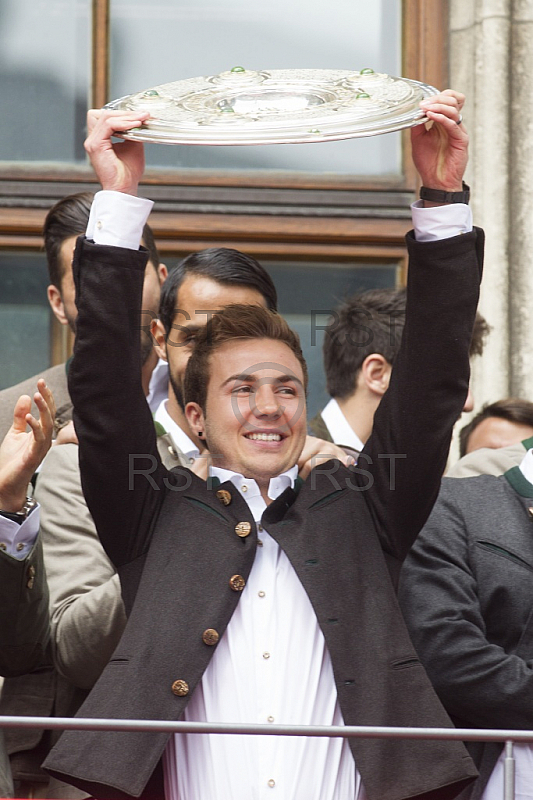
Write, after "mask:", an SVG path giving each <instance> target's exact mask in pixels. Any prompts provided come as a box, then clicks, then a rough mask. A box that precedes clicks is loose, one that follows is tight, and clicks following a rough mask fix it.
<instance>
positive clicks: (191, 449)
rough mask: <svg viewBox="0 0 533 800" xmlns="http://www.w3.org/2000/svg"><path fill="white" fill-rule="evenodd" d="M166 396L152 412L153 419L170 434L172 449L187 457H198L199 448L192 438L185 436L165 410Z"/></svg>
mask: <svg viewBox="0 0 533 800" xmlns="http://www.w3.org/2000/svg"><path fill="white" fill-rule="evenodd" d="M167 403H168V398H167V399H166V400H163V402H162V403H160V404H159V407H158V409H157V411H156V412H155V414H154V419H155V421H156V422H159V424H160V425H162V426H163V428H164V429H165V431H166V432H167V433H168V434H169V435H170V438H171V439H172V444H173V446H174V449H175V450H177V451H178V452H180V453H183V455H184V456H186V457H187V458H198V456H199V455H200V450H199V449H198V447H197V446H196V445H195V444H194V442H193V441H192V439H191V438H190V437H189V436H187V434H186V433H185V431H184V430H183V429H182V428H180V426H179V425H178V424H177V422H174V420H173V419H172V417H171V416H170V414H169V413H168V411H167Z"/></svg>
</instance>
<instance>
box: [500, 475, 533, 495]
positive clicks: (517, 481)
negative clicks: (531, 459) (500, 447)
mask: <svg viewBox="0 0 533 800" xmlns="http://www.w3.org/2000/svg"><path fill="white" fill-rule="evenodd" d="M503 477H504V478H505V479H506V480H507V481H508V482H509V483H510V484H511V486H512V487H513V489H514V490H515V492H516V493H517V494H519V495H520V497H528V498H530V497H533V484H531V483H530V482H529V481H528V480H527V478H526V477H525V475H524V473H523V472H522V470H521V469H520V467H512V468H511V469H509V470H507V472H506V473H504V476H503Z"/></svg>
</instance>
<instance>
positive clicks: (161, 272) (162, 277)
mask: <svg viewBox="0 0 533 800" xmlns="http://www.w3.org/2000/svg"><path fill="white" fill-rule="evenodd" d="M157 275H158V277H159V285H160V286H161V284H163V283H164V282H165V281H166V279H167V278H168V269H167V265H166V264H160V265H159V266H158V268H157Z"/></svg>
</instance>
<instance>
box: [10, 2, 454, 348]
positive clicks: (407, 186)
mask: <svg viewBox="0 0 533 800" xmlns="http://www.w3.org/2000/svg"><path fill="white" fill-rule="evenodd" d="M110 2H111V0H92V19H93V25H92V48H91V52H92V88H91V92H90V103H91V105H92V106H93V107H101V106H102V105H104V104H105V103H106V102H107V101H108V100H109V99H110V98H109V63H110V57H109V47H110ZM448 22H449V0H432V2H431V3H428V2H427V0H402V65H403V66H402V74H403V75H404V76H405V77H409V78H414V79H416V80H420V81H423V82H425V83H429V84H431V85H434V86H437V87H439V88H445V86H446V85H447V84H448ZM97 189H98V185H97V184H96V183H95V181H94V174H93V172H92V170H91V168H90V166H89V165H87V166H82V167H80V166H79V165H78V166H72V167H71V166H69V165H58V166H54V167H50V166H42V165H39V164H28V163H26V164H22V163H21V164H18V165H13V164H12V163H10V164H7V163H4V164H1V163H0V249H2V250H7V249H9V250H23V249H26V250H32V251H34V250H41V249H42V236H41V231H42V226H43V222H44V217H45V215H46V212H47V210H48V209H49V208H50V207H51V206H52V205H53V204H54V203H55V202H56V201H57V200H59V199H60V198H61V197H64V196H65V195H68V194H71V193H73V192H80V191H87V190H90V191H96V190H97ZM417 190H418V182H417V175H416V172H415V169H414V166H413V164H412V161H411V158H410V147H409V132H408V131H407V132H404V133H403V141H402V174H399V175H394V176H382V177H377V178H361V177H358V176H351V175H350V176H334V177H331V176H321V175H316V174H311V173H309V174H303V173H291V172H274V171H272V172H266V171H263V170H262V171H260V172H259V171H257V172H256V171H248V172H243V171H231V172H228V171H226V172H217V171H214V172H212V173H209V175H206V174H205V172H203V171H202V172H200V171H194V170H181V171H176V172H172V173H169V172H164V171H160V170H148V171H147V172H146V174H145V176H144V179H143V183H142V184H141V187H140V192H141V194H144V195H146V196H148V197H150V198H151V199H153V200H155V208H154V211H153V213H152V215H151V217H150V224H151V226H152V228H153V230H154V234H155V237H156V240H157V243H158V248H159V250H160V252H161V255H162V256H163V257H165V255H178V256H180V255H186V254H187V253H189V252H191V251H194V250H199V249H202V248H205V247H216V246H227V247H235V248H237V249H240V250H244V251H245V252H248V253H250V254H251V255H253V256H255V257H256V258H259V259H260V258H269V259H290V260H294V259H307V260H318V261H322V260H330V261H341V262H342V261H348V260H350V261H353V260H354V259H355V260H361V261H366V262H369V261H370V262H372V261H375V262H383V261H390V262H396V263H397V265H398V270H399V273H398V274H399V275H400V276H401V278H400V283H403V282H404V281H405V275H406V266H407V265H406V251H405V244H404V236H405V233H406V232H407V231H408V230H409V228H410V227H411V220H410V212H409V206H410V204H411V202H412V201H413V200H414V199H415V193H416V192H417ZM251 206H252V207H253V213H248V212H249V211H251V210H252V208H250V207H251ZM52 342H53V344H52V349H51V352H52V360H53V363H57V362H58V361H60V360H61V359H62V358H64V356H65V353H68V352H69V350H70V338H69V337H68V336H67V335H66V334H65V332H64V331H62V330H61V326H59V325H56V324H55V321H54V324H53V327H52Z"/></svg>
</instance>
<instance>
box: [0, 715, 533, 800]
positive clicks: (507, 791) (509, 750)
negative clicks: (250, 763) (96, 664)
mask: <svg viewBox="0 0 533 800" xmlns="http://www.w3.org/2000/svg"><path fill="white" fill-rule="evenodd" d="M2 728H44V729H46V730H57V729H59V730H88V731H143V732H151V733H156V732H158V733H161V732H163V733H216V734H246V735H249V736H318V737H329V738H337V739H338V738H343V739H351V738H359V739H364V738H368V739H442V740H455V741H461V742H504V743H505V759H504V786H503V800H514V798H515V767H516V764H515V758H514V753H513V747H514V744H515V743H524V744H525V743H530V744H533V731H516V730H487V729H474V728H384V727H372V726H354V725H351V726H350V725H342V726H341V725H338V726H326V725H324V726H318V725H314V726H309V725H271V724H268V725H246V724H242V723H211V722H167V721H162V720H146V719H140V720H125V719H85V718H81V717H79V718H74V719H73V718H71V717H53V718H51V717H1V716H0V729H2Z"/></svg>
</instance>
